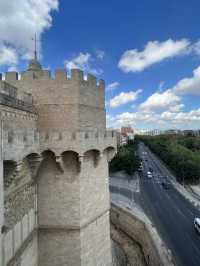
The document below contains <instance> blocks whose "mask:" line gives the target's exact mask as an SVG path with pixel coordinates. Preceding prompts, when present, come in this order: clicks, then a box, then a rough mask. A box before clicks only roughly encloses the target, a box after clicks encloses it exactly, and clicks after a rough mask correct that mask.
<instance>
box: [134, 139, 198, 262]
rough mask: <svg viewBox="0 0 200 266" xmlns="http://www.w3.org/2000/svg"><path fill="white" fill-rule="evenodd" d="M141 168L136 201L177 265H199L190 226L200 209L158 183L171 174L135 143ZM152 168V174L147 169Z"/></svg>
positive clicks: (196, 238)
mask: <svg viewBox="0 0 200 266" xmlns="http://www.w3.org/2000/svg"><path fill="white" fill-rule="evenodd" d="M138 152H139V156H140V157H141V158H142V160H143V162H142V164H143V171H142V173H141V178H140V194H139V197H138V200H139V203H140V204H141V207H142V208H143V209H144V211H145V212H146V213H147V215H148V216H149V217H150V218H151V220H152V222H153V223H154V225H155V226H156V228H157V230H158V232H159V233H160V235H161V237H162V238H163V240H164V241H165V242H166V244H167V246H168V247H169V249H170V250H171V252H172V254H173V256H174V258H175V262H176V264H177V265H179V266H200V235H198V234H197V233H196V232H195V230H194V226H193V221H194V218H195V217H200V211H199V210H198V209H197V208H195V207H194V206H193V205H192V204H191V203H190V202H189V201H188V200H186V199H185V198H184V197H183V196H182V195H181V194H180V193H179V192H178V191H177V190H176V189H175V188H174V186H173V185H170V188H169V189H165V188H163V186H162V182H163V181H165V182H166V181H167V182H169V183H171V182H170V180H171V178H172V176H170V175H171V174H170V173H169V171H168V170H167V169H166V168H165V166H164V165H163V164H161V162H160V160H158V158H157V157H156V156H155V155H154V154H153V153H152V152H151V151H150V150H149V149H148V148H147V147H146V146H145V145H144V144H143V143H140V144H139V149H138ZM149 169H150V170H152V172H153V177H152V178H148V177H147V172H148V171H149Z"/></svg>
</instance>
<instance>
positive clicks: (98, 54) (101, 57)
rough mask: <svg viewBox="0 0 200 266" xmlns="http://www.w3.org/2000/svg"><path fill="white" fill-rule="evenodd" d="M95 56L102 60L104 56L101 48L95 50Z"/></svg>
mask: <svg viewBox="0 0 200 266" xmlns="http://www.w3.org/2000/svg"><path fill="white" fill-rule="evenodd" d="M96 56H97V58H99V59H101V60H102V59H104V57H105V52H104V51H102V50H96Z"/></svg>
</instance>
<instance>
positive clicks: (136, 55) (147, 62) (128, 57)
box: [118, 39, 190, 72]
mask: <svg viewBox="0 0 200 266" xmlns="http://www.w3.org/2000/svg"><path fill="white" fill-rule="evenodd" d="M189 45H190V42H189V41H188V40H187V39H181V40H178V41H174V40H172V39H168V40H167V41H164V42H159V41H150V42H148V43H147V44H146V46H145V48H144V50H143V51H138V50H137V49H132V50H128V51H125V52H124V54H123V55H122V56H121V58H120V61H119V64H118V66H119V68H120V69H121V70H123V71H124V72H139V71H142V70H144V69H145V68H147V67H149V66H151V65H153V64H155V63H158V62H161V61H162V60H164V59H167V58H172V57H175V56H178V55H181V54H184V53H185V52H186V51H187V48H189Z"/></svg>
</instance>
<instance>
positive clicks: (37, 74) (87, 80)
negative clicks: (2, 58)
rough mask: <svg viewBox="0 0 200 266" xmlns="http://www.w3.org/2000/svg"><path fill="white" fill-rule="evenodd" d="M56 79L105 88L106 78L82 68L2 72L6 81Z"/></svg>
mask: <svg viewBox="0 0 200 266" xmlns="http://www.w3.org/2000/svg"><path fill="white" fill-rule="evenodd" d="M34 79H35V80H54V81H61V82H63V81H65V82H67V81H75V82H83V83H84V84H87V85H90V86H97V87H99V88H103V89H104V88H105V82H104V80H102V79H100V80H99V81H98V80H97V78H96V77H95V76H94V75H92V74H89V73H88V74H87V75H86V74H84V72H83V71H82V70H80V69H72V70H71V73H67V71H66V70H65V69H56V70H55V73H54V75H53V74H52V73H51V71H49V70H39V71H30V70H27V71H24V72H21V73H19V72H16V71H10V72H6V73H5V74H4V75H3V74H2V73H0V80H4V81H6V82H8V83H9V82H11V83H12V82H15V81H19V80H26V81H27V80H30V81H33V80H34Z"/></svg>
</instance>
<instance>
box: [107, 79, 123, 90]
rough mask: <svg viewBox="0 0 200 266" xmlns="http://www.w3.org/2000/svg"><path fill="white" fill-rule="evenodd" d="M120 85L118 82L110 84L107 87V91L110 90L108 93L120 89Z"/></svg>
mask: <svg viewBox="0 0 200 266" xmlns="http://www.w3.org/2000/svg"><path fill="white" fill-rule="evenodd" d="M119 85H120V83H119V82H117V81H116V82H113V83H110V84H108V86H106V90H108V91H111V90H114V89H116V88H118V87H119Z"/></svg>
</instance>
